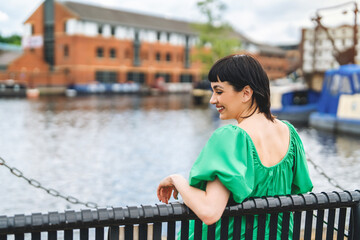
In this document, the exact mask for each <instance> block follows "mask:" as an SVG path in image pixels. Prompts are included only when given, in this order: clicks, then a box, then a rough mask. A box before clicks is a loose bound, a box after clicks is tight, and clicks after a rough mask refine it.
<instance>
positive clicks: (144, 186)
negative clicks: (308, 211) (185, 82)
mask: <svg viewBox="0 0 360 240" xmlns="http://www.w3.org/2000/svg"><path fill="white" fill-rule="evenodd" d="M0 111H1V114H0V131H1V133H2V134H1V137H0V154H1V156H2V157H3V158H4V159H6V160H7V162H8V164H9V165H11V166H14V167H17V168H19V169H21V170H22V171H23V173H24V175H26V176H28V177H30V178H34V179H36V180H38V181H40V182H41V183H42V184H43V185H44V186H46V187H51V188H54V189H57V190H59V191H61V193H63V194H64V195H71V196H75V197H78V198H79V199H80V200H82V201H92V202H96V203H98V204H100V205H101V206H125V205H139V204H154V203H156V202H157V199H156V194H155V190H156V186H157V183H158V182H159V181H160V180H161V178H162V177H164V176H165V175H167V174H169V173H174V172H178V173H181V174H183V175H184V176H187V175H188V171H189V169H190V167H191V165H192V163H193V161H194V160H195V158H196V156H197V155H198V154H199V152H200V150H201V148H202V147H203V146H204V144H205V142H206V141H207V139H208V138H209V137H210V135H211V133H212V132H213V130H214V129H216V128H217V127H219V126H220V125H223V124H228V123H231V122H220V121H219V120H218V115H217V113H216V111H214V110H213V109H211V108H207V107H196V106H193V104H192V101H191V96H190V95H182V94H173V95H159V96H142V97H137V96H135V95H126V96H110V97H106V96H84V97H77V98H65V97H47V98H40V99H38V100H31V101H30V100H22V99H0ZM299 132H300V135H301V137H302V139H303V141H304V145H305V148H306V150H307V152H308V153H309V156H311V158H312V159H313V160H314V161H315V162H316V163H317V164H319V165H320V166H321V167H322V168H323V169H324V171H325V172H326V173H327V174H329V175H330V176H332V177H334V178H336V180H338V182H339V183H340V184H341V185H343V186H345V187H346V188H348V189H350V190H353V189H355V188H359V187H358V186H357V179H359V177H360V176H359V174H360V171H359V170H360V164H359V162H360V152H359V149H360V148H359V147H360V146H359V145H360V140H359V139H357V138H353V137H348V136H343V135H332V134H327V133H322V132H318V131H315V130H313V129H309V128H304V127H302V128H299ZM310 173H311V176H312V178H313V180H314V184H315V186H316V187H315V189H314V191H332V190H337V189H334V187H333V186H331V185H330V184H329V182H328V181H327V180H326V179H324V178H323V177H322V176H319V175H318V174H317V173H316V171H315V169H314V168H313V167H312V166H310ZM0 176H1V183H2V184H1V187H0V196H2V197H1V205H0V215H3V214H5V215H13V214H16V213H31V212H39V211H40V212H47V211H63V210H64V209H65V208H69V207H71V208H74V209H79V208H83V207H82V206H76V205H70V204H69V203H67V202H66V201H64V200H62V199H58V198H54V197H52V196H49V195H48V194H46V193H45V192H43V191H41V190H39V189H34V188H32V187H31V186H29V184H28V183H27V182H25V181H23V180H21V179H19V178H16V177H15V176H13V175H11V174H10V172H9V171H8V170H7V169H5V168H4V167H1V166H0Z"/></svg>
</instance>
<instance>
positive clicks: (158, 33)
mask: <svg viewBox="0 0 360 240" xmlns="http://www.w3.org/2000/svg"><path fill="white" fill-rule="evenodd" d="M160 38H161V32H157V33H156V39H157V40H158V41H160Z"/></svg>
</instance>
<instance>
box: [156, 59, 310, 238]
mask: <svg viewBox="0 0 360 240" xmlns="http://www.w3.org/2000/svg"><path fill="white" fill-rule="evenodd" d="M209 80H210V82H211V87H212V89H213V94H212V97H211V99H210V103H211V104H214V105H215V106H216V109H217V110H218V112H219V114H220V119H222V120H225V119H235V120H236V121H237V125H226V126H223V127H220V128H218V129H217V130H216V131H215V132H214V133H213V134H212V136H211V138H210V139H209V141H208V142H207V144H206V145H205V147H204V148H203V150H202V151H201V153H200V155H199V157H198V159H197V160H196V162H195V163H194V165H193V167H192V169H191V171H190V177H189V182H188V181H187V180H186V179H185V178H184V177H182V176H181V175H177V174H174V175H170V176H168V177H166V178H164V179H163V180H162V181H161V182H160V184H159V186H158V189H157V195H158V198H159V200H160V201H162V202H164V203H168V201H169V199H170V197H171V194H172V192H173V196H174V198H175V199H177V195H178V193H180V195H181V196H182V199H183V201H184V203H185V204H186V205H187V206H188V207H189V208H190V209H191V210H192V211H193V212H194V213H195V214H196V215H197V216H198V217H199V218H200V219H201V220H202V221H203V222H204V223H205V224H207V225H210V224H213V223H215V222H217V221H218V220H219V219H220V217H221V215H222V213H223V211H224V209H225V207H226V206H227V205H228V204H236V203H241V202H242V201H244V200H245V199H247V198H249V197H261V196H274V195H286V194H298V193H305V192H308V191H310V190H311V189H312V183H311V180H310V177H309V173H308V168H307V163H306V157H305V152H304V148H303V145H302V142H301V140H300V138H299V135H298V134H297V132H296V130H295V128H294V127H293V126H292V125H291V124H290V123H288V122H282V121H279V120H277V119H275V118H274V116H273V115H272V114H271V112H270V87H269V79H268V77H267V75H266V73H265V71H264V70H263V68H262V67H261V65H260V63H259V62H258V61H257V60H255V59H254V58H253V57H251V56H249V55H232V56H227V57H225V58H223V59H220V60H219V61H217V62H216V63H215V64H214V66H213V67H212V68H211V70H210V72H209ZM280 222H281V220H279V223H280ZM254 226H255V227H254V228H256V226H257V224H254ZM280 226H281V225H280ZM205 229H206V227H205ZM191 231H193V229H192V230H191ZM266 232H267V233H268V230H267V231H266ZM242 233H243V231H242ZM204 235H205V236H206V234H203V236H204ZM218 235H219V227H217V236H218ZM190 236H191V232H190ZM229 236H231V234H229ZM254 239H256V231H255V229H254Z"/></svg>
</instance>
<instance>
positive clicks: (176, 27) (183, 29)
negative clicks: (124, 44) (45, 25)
mask: <svg viewBox="0 0 360 240" xmlns="http://www.w3.org/2000/svg"><path fill="white" fill-rule="evenodd" d="M59 3H60V4H62V5H64V6H65V7H66V8H68V9H69V10H70V11H71V12H72V13H73V14H75V15H76V16H77V17H78V18H79V19H82V20H86V21H94V22H98V23H104V24H105V23H108V24H109V23H110V24H119V25H125V26H132V27H138V28H145V29H154V30H160V31H169V32H179V33H185V34H190V35H195V34H196V32H195V31H194V30H193V29H192V28H191V26H190V25H191V23H190V22H186V21H179V20H173V19H167V18H162V17H157V16H151V15H144V14H140V13H134V12H128V11H123V10H118V9H110V8H104V7H100V6H94V5H89V4H82V3H77V2H68V1H67V2H59Z"/></svg>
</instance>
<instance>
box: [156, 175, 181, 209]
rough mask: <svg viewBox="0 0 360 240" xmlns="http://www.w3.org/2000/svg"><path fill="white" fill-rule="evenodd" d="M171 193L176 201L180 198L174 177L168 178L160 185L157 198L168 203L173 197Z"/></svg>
mask: <svg viewBox="0 0 360 240" xmlns="http://www.w3.org/2000/svg"><path fill="white" fill-rule="evenodd" d="M171 193H173V197H174V198H175V199H177V198H178V194H179V193H178V191H177V189H176V187H175V186H174V182H173V175H170V176H167V177H166V178H164V179H163V180H161V182H160V183H159V186H158V188H157V196H158V199H159V200H160V201H161V202H163V203H166V204H167V203H168V202H169V199H170V197H171Z"/></svg>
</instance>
